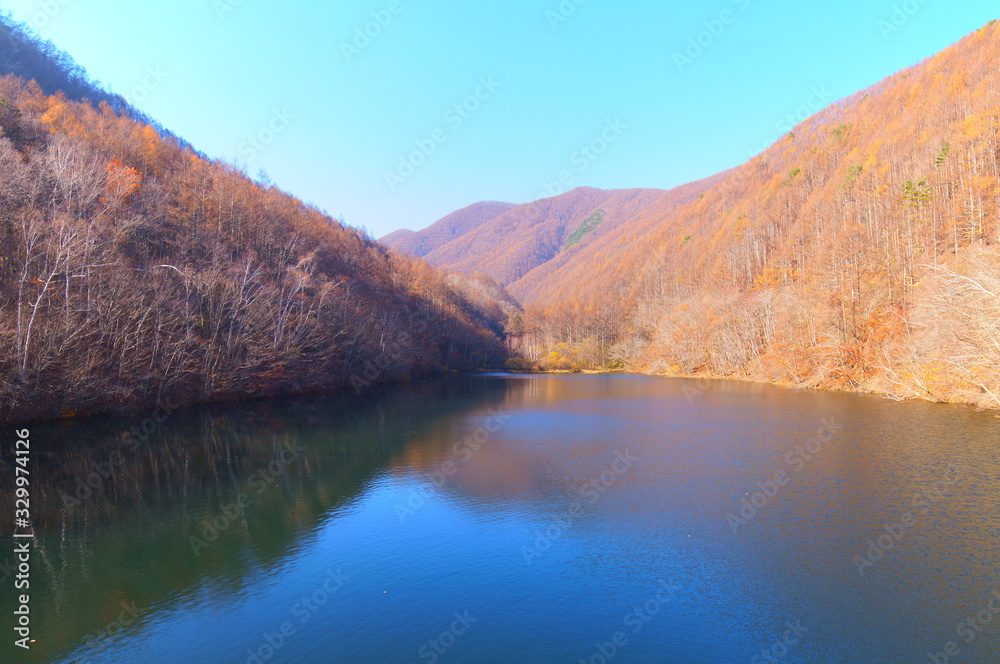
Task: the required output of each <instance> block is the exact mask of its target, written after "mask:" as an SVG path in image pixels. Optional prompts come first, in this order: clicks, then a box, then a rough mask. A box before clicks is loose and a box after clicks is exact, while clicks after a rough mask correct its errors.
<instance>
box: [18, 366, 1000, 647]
mask: <svg viewBox="0 0 1000 664" xmlns="http://www.w3.org/2000/svg"><path fill="white" fill-rule="evenodd" d="M116 426H117V424H108V423H104V424H102V425H100V426H98V425H96V424H94V425H90V424H83V425H79V427H83V431H82V432H81V431H80V430H76V431H59V430H57V429H56V428H53V429H52V430H51V431H47V430H39V431H36V432H34V433H33V436H34V437H35V439H36V440H37V439H39V437H40V436H49V437H51V438H52V439H53V452H52V455H51V457H50V458H47V459H46V460H45V461H44V463H46V464H49V466H48V468H49V470H48V472H49V473H50V474H51V475H52V476H54V477H55V476H58V477H60V478H62V479H60V480H59V481H53V483H52V486H51V487H49V489H48V494H47V495H48V496H49V498H50V504H51V505H52V507H51V512H52V513H51V515H50V517H49V522H47V528H46V531H45V533H44V534H42V535H41V536H40V538H39V545H40V547H42V548H43V549H44V550H45V551H46V557H47V563H46V565H45V566H43V565H38V566H37V568H36V571H35V573H36V574H37V575H38V576H39V577H40V578H39V579H38V585H39V586H40V588H41V590H39V591H38V592H39V593H41V595H40V596H39V597H38V599H36V600H35V601H36V602H38V603H39V604H40V607H39V611H38V618H37V622H36V630H37V633H38V634H40V635H42V637H40V638H43V639H44V638H46V634H48V637H47V642H46V643H45V644H44V645H41V646H40V648H39V649H38V650H36V651H34V652H33V656H34V657H36V659H32V660H30V661H51V662H60V663H66V664H68V663H70V662H94V663H111V662H148V663H150V664H160V663H163V664H175V663H178V664H179V663H182V662H183V663H185V664H199V663H202V662H204V663H206V664H208V663H211V664H228V663H233V664H237V663H238V664H243V663H246V662H251V663H252V662H258V663H263V662H274V663H303V664H305V663H351V664H362V663H369V662H371V663H379V664H386V663H389V664H393V663H405V662H427V663H429V664H437V663H441V664H487V663H494V662H495V663H505V664H506V663H519V664H520V663H524V664H533V663H539V664H541V663H546V664H548V663H556V662H566V663H567V664H571V663H572V664H575V663H578V662H581V661H582V662H587V663H588V664H589V663H594V664H599V663H601V662H605V663H607V662H614V663H615V664H634V663H641V664H652V663H668V664H673V663H676V664H732V663H737V662H747V663H748V664H753V663H755V662H782V663H787V664H799V663H823V664H840V663H843V664H859V663H865V664H914V663H918V662H932V661H939V662H945V661H948V662H962V663H963V664H964V663H976V662H983V663H987V664H995V663H997V662H1000V592H998V593H997V595H991V593H994V592H995V591H1000V509H998V507H1000V500H998V498H1000V419H998V418H997V417H996V414H995V413H982V412H976V411H974V410H971V409H968V408H964V407H958V406H942V405H932V404H924V403H895V402H891V401H888V400H883V399H879V398H876V397H871V396H863V395H850V394H829V393H820V392H811V391H788V390H781V389H777V388H771V387H761V386H752V385H745V384H739V383H726V382H713V383H696V382H692V381H678V380H667V379H660V378H647V377H637V376H508V375H495V376H474V377H458V378H449V379H443V380H437V381H430V382H427V383H417V384H413V385H410V386H404V387H400V388H396V389H393V390H388V391H386V392H385V393H383V394H380V395H376V396H371V397H367V398H365V399H357V400H348V401H343V400H338V399H325V400H313V401H302V402H276V403H272V404H255V405H252V406H251V405H248V406H240V407H234V408H228V409H217V410H215V411H206V412H195V413H187V414H180V415H178V416H176V418H175V420H173V421H172V422H169V423H167V424H166V425H165V426H164V428H163V429H162V430H161V431H159V432H157V434H156V435H155V440H152V441H150V443H149V450H147V452H146V453H143V454H136V455H135V456H134V458H132V459H131V462H130V463H129V464H127V465H126V466H125V467H123V468H122V469H121V472H120V473H119V474H118V475H116V477H115V478H113V479H112V480H110V481H109V484H114V486H109V487H105V489H106V491H105V493H104V494H103V495H101V496H98V497H94V498H92V499H90V500H89V501H88V502H87V503H86V505H85V506H84V507H83V508H82V509H80V508H78V509H76V510H75V511H73V510H69V511H67V510H65V509H60V508H59V507H58V503H57V502H53V497H54V496H56V495H58V492H59V491H61V490H63V488H62V487H65V486H72V482H73V478H74V473H75V472H79V471H78V470H74V469H73V468H69V469H65V468H63V466H65V465H66V464H71V465H72V464H76V465H75V466H74V468H76V467H78V466H79V467H85V466H86V464H87V463H89V461H88V459H90V456H93V458H100V456H101V455H102V454H107V449H108V448H107V447H106V446H107V445H110V444H112V443H109V442H108V441H109V440H111V439H112V438H113V436H112V435H111V433H113V432H114V431H115V427H116ZM79 427H78V429H79ZM102 427H103V428H102ZM109 432H111V433H109ZM74 441H76V442H74ZM79 441H89V442H87V443H86V445H85V444H84V443H82V442H79ZM288 441H293V442H294V443H295V444H296V445H298V446H300V447H301V448H302V449H303V450H304V452H303V453H302V454H301V455H300V456H298V457H297V458H296V459H294V461H293V462H292V463H291V464H290V465H289V466H288V467H287V468H284V469H282V471H281V473H280V474H278V475H277V476H275V477H273V478H272V479H273V481H271V482H268V483H267V486H266V487H264V486H263V485H261V491H262V493H260V494H253V503H252V504H251V505H250V506H248V507H247V508H246V511H245V513H244V514H243V515H242V516H241V517H239V519H238V523H235V524H234V525H230V526H228V527H227V528H226V529H225V530H224V532H223V533H222V534H221V535H220V537H219V539H217V540H216V541H215V542H213V543H212V544H211V545H210V546H209V547H208V548H207V549H205V550H204V551H201V552H200V553H199V554H198V555H196V554H195V552H194V551H193V549H192V546H191V545H190V538H191V537H192V536H197V535H198V533H199V529H200V528H201V524H203V523H204V521H205V519H211V518H214V517H216V516H218V515H219V514H222V513H223V511H224V507H223V506H224V505H226V504H227V503H231V502H232V501H234V500H236V498H237V497H238V495H239V493H240V491H248V490H250V489H249V487H250V486H251V485H250V484H249V479H248V478H249V476H250V475H252V474H253V473H254V472H258V471H259V469H261V468H264V467H266V466H267V465H268V463H269V462H270V461H271V460H273V459H274V458H277V457H276V455H277V454H279V452H278V450H280V447H281V444H283V443H285V442H288ZM101 445H105V447H101ZM95 446H96V448H97V451H96V452H95V451H93V450H94V448H95ZM81 455H83V457H84V458H83V460H81ZM88 455H90V456H88ZM221 459H225V462H223V461H222V460H221ZM80 464H83V466H80ZM60 469H61V470H60ZM254 486H256V485H254ZM265 489H266V490H265ZM253 491H256V489H253ZM741 500H746V501H747V502H746V503H742V502H741ZM880 537H881V540H880ZM109 561H110V562H109ZM994 598H996V599H995V601H993V600H994ZM121 601H134V604H135V606H136V607H137V608H136V609H135V610H134V612H133V613H134V615H133V614H131V613H129V614H127V615H126V616H124V617H123V618H122V619H120V620H118V618H119V611H118V610H117V607H118V606H119V605H120V604H121ZM991 601H993V604H992V605H991ZM94 607H99V608H100V610H99V611H98V610H94ZM991 607H992V608H991ZM4 608H6V607H4ZM994 609H995V612H994ZM91 612H92V613H91ZM987 617H988V618H989V620H986V618H987ZM116 620H117V622H115V621H116ZM970 620H971V621H972V622H971V623H970V622H969V621H970ZM963 621H964V622H965V630H964V631H960V629H961V623H962V622H963ZM108 625H112V627H113V628H112V630H111V632H110V633H109V634H106V635H104V636H100V633H101V632H102V630H104V631H107V628H108ZM973 626H974V627H975V629H974V628H973ZM970 635H971V636H973V637H974V638H972V639H971V640H969V637H970ZM949 642H953V643H952V644H951V645H949ZM949 648H951V652H955V649H956V648H957V650H958V653H959V654H957V655H954V654H953V655H947V657H948V659H942V657H945V656H946V655H944V654H943V653H946V652H947V651H948V649H949ZM938 653H942V654H938ZM19 656H20V655H19ZM932 656H936V657H937V659H934V658H933V657H932ZM4 661H8V660H6V659H5V660H4ZM17 661H22V660H17Z"/></svg>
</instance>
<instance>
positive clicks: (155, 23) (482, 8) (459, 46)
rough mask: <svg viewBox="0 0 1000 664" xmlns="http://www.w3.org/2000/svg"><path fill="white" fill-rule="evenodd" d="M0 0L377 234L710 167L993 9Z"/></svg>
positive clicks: (675, 179)
mask: <svg viewBox="0 0 1000 664" xmlns="http://www.w3.org/2000/svg"><path fill="white" fill-rule="evenodd" d="M0 7H2V8H4V9H6V10H7V11H9V12H10V13H11V14H12V15H13V17H14V18H15V19H17V20H19V21H23V22H27V23H29V24H30V25H31V26H32V27H33V28H34V29H35V31H36V32H37V33H38V34H40V35H41V36H42V37H44V38H46V39H49V40H51V41H53V42H54V43H55V44H56V45H57V46H58V47H59V48H61V49H63V50H65V51H67V52H69V53H70V55H72V56H73V57H74V58H75V59H76V60H77V62H79V63H80V64H81V65H83V66H84V67H85V68H86V69H87V70H88V71H89V72H90V73H91V75H92V76H93V77H94V78H96V79H98V80H100V81H102V82H103V83H105V84H106V85H108V86H109V87H111V88H112V89H113V90H115V91H116V92H118V93H120V94H123V95H124V96H126V97H127V98H129V99H130V100H131V101H133V103H135V105H136V106H137V107H139V108H140V109H142V110H143V111H145V112H147V113H148V114H150V115H151V116H153V117H155V118H157V119H158V120H159V121H160V122H162V123H163V124H164V125H165V126H167V127H169V128H171V129H172V130H173V131H175V132H176V133H178V134H180V135H181V136H183V137H185V138H186V139H187V140H189V141H191V142H192V143H193V144H194V145H195V146H196V147H198V148H199V149H200V150H202V151H204V152H205V153H207V154H209V155H211V156H213V157H219V158H222V159H225V160H226V161H230V162H234V163H237V164H239V165H241V166H243V167H245V168H246V170H247V172H248V173H250V174H251V175H256V174H257V172H258V171H259V169H262V168H263V169H266V171H267V172H268V173H269V174H270V177H271V179H272V180H273V181H274V183H275V184H277V185H278V186H280V187H282V188H283V189H285V190H287V191H289V192H291V193H293V194H295V195H296V196H299V197H300V198H302V199H303V200H306V201H308V202H311V203H314V204H315V205H317V206H319V207H320V208H322V209H325V210H327V211H328V212H330V213H331V214H333V215H343V216H344V217H345V218H346V220H347V222H348V223H350V224H352V225H355V226H365V227H367V228H368V229H369V230H370V231H371V232H372V233H373V234H374V235H376V236H381V235H384V234H386V233H388V232H391V231H393V230H396V229H398V228H412V229H419V228H422V227H424V226H427V225H429V224H431V223H433V222H434V221H436V220H437V219H438V218H440V217H442V216H444V215H446V214H448V213H450V212H452V211H454V210H456V209H459V208H461V207H464V206H466V205H468V204H471V203H474V202H476V201H479V200H503V201H510V202H515V203H521V202H527V201H530V200H533V199H536V198H539V197H541V196H543V195H544V194H545V193H546V191H549V192H552V193H556V192H558V191H559V190H560V189H562V188H565V187H574V186H580V185H589V186H594V187H601V188H624V187H660V188H670V187H674V186H677V185H680V184H683V183H685V182H689V181H692V180H696V179H700V178H702V177H705V176H708V175H711V174H713V173H715V172H718V171H720V170H724V169H726V168H730V167H732V166H736V165H738V164H740V163H743V162H745V161H746V160H747V159H748V158H749V156H750V155H751V154H753V153H756V152H759V151H760V150H762V149H763V148H764V147H766V146H767V145H768V144H769V143H771V142H773V141H774V140H776V139H777V138H778V137H779V136H780V135H781V134H782V133H784V131H787V122H788V121H789V119H792V118H789V115H790V114H791V115H792V116H793V118H794V116H795V115H804V114H805V113H807V112H809V111H818V110H819V109H820V108H821V107H822V106H825V105H827V104H829V103H830V102H832V101H835V100H836V99H839V98H842V97H846V96H848V95H850V94H852V93H854V92H855V91H857V90H859V89H862V88H865V87H867V86H869V85H871V84H873V83H875V82H877V81H879V80H880V79H882V78H884V77H885V76H888V75H890V74H892V73H893V72H895V71H898V70H899V69H902V68H904V67H907V66H909V65H911V64H916V63H917V62H919V61H920V60H922V59H924V58H925V57H928V56H931V55H933V54H934V53H936V52H938V51H940V50H941V49H943V48H946V47H947V46H948V45H950V44H952V43H954V42H956V41H958V40H959V39H960V38H961V37H963V36H964V35H966V34H968V33H970V32H972V31H973V30H975V29H977V28H979V27H981V26H982V25H984V24H985V23H987V22H988V21H989V20H991V19H993V18H997V17H998V14H1000V11H998V10H997V9H996V5H995V2H985V1H973V2H960V3H956V2H951V3H949V2H944V1H943V0H908V1H907V2H882V1H881V0H844V1H842V2H838V3H835V4H830V3H812V2H801V0H796V1H795V2H785V1H777V0H772V1H771V2H764V1H763V0H709V1H707V2H685V3H677V2H652V1H643V2H640V1H635V0H616V2H610V1H609V0H562V1H560V0H504V2H491V3H471V2H468V1H467V0H466V1H464V2H460V1H459V0H438V1H437V2H432V1H431V0H353V1H351V2H330V1H329V0H322V1H320V0H299V1H292V2H287V1H286V2H275V1H267V0H173V1H172V2H170V3H165V2H129V3H125V2H110V1H100V0H0ZM366 31H367V33H368V34H365V33H366ZM699 42H700V44H699ZM699 49H700V50H699ZM560 176H562V177H563V182H562V183H559V178H560Z"/></svg>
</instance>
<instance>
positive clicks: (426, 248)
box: [380, 201, 517, 258]
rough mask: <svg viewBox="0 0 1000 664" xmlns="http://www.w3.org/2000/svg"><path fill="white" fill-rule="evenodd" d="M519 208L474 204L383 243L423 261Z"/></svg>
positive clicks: (510, 204) (398, 233) (490, 203)
mask: <svg viewBox="0 0 1000 664" xmlns="http://www.w3.org/2000/svg"><path fill="white" fill-rule="evenodd" d="M515 207H517V206H516V205H514V204H513V203H498V202H495V201H486V202H482V203H474V204H473V205H470V206H469V207H466V208H463V209H461V210H459V211H458V212H452V213H451V214H449V215H448V216H447V217H445V218H444V219H441V220H440V221H438V222H437V223H435V224H434V225H432V226H430V227H429V228H425V229H424V230H422V231H418V232H413V231H407V230H402V231H396V232H395V233H392V234H390V235H387V236H385V237H384V238H382V239H381V240H380V241H381V242H382V243H383V244H385V245H386V246H388V247H392V248H393V249H398V250H399V251H402V252H403V253H406V254H409V255H411V256H415V257H417V258H423V257H424V256H426V255H427V254H429V253H431V252H433V251H435V250H436V249H438V248H440V247H442V246H444V245H446V244H448V243H449V242H451V241H452V240H454V239H456V238H458V237H460V236H462V235H465V234H466V233H468V232H469V231H471V230H473V229H475V228H478V227H479V226H482V225H483V224H486V223H488V222H489V221H490V220H492V219H495V218H496V217H498V216H500V215H501V214H503V213H504V212H507V211H508V210H510V209H512V208H515Z"/></svg>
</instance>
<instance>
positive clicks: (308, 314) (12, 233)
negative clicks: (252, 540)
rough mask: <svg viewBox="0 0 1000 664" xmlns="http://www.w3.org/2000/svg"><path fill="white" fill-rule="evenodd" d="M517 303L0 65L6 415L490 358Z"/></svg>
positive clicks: (0, 288)
mask: <svg viewBox="0 0 1000 664" xmlns="http://www.w3.org/2000/svg"><path fill="white" fill-rule="evenodd" d="M40 62H41V65H38V61H36V60H35V59H29V60H28V61H27V64H25V62H20V63H19V64H17V66H16V69H17V71H19V72H21V73H24V74H25V75H29V76H30V75H31V69H32V67H34V66H36V65H38V66H41V68H42V70H43V72H42V73H43V74H45V75H46V76H49V75H52V72H53V71H55V70H58V68H59V62H58V61H51V60H45V59H43V60H41V61H40ZM42 65H43V66H42ZM53 76H54V75H53ZM58 78H59V77H58V76H54V79H53V80H57V79H58ZM63 78H64V79H65V80H70V79H72V78H73V75H72V72H68V73H67V72H63ZM514 311H516V307H514V306H513V305H512V304H511V302H510V300H509V296H507V295H506V293H504V292H503V290H502V289H500V288H499V287H498V286H497V284H495V283H493V282H491V281H489V280H488V279H469V278H465V277H461V276H456V275H448V274H446V273H444V272H442V271H440V270H436V269H434V268H432V267H431V266H429V265H428V264H426V263H425V262H423V261H420V260H417V259H413V258H409V257H405V256H401V255H397V254H392V253H390V252H389V251H387V250H386V249H385V248H383V247H382V246H381V245H378V244H377V243H375V242H373V241H371V240H370V239H368V238H367V237H366V236H365V235H364V234H363V233H361V232H359V231H357V230H355V229H353V228H349V227H346V226H344V225H343V224H341V223H340V222H338V221H337V220H335V219H332V218H330V217H328V216H326V215H324V214H322V213H321V212H319V211H318V210H316V209H314V208H311V207H309V206H307V205H305V204H303V203H302V202H301V201H299V200H297V199H295V198H293V197H292V196H289V195H288V194H286V193H284V192H282V191H280V190H278V189H277V188H274V187H270V188H264V187H261V186H260V185H258V184H257V183H255V182H253V181H251V180H250V179H249V178H248V177H246V175H244V174H243V173H242V172H240V171H239V170H237V169H235V168H233V167H231V166H228V165H226V164H223V163H220V162H210V161H207V160H205V159H204V158H202V157H201V156H199V155H198V154H197V153H195V152H193V151H192V150H190V149H187V148H186V147H184V146H183V145H182V144H181V143H180V142H179V141H178V140H176V139H175V138H173V137H171V136H164V135H161V134H160V133H159V132H157V131H156V130H155V128H153V127H151V126H150V125H148V124H146V123H143V122H139V121H136V119H134V118H133V117H130V115H129V114H127V113H125V112H122V113H119V112H116V110H115V109H114V108H112V106H111V105H110V104H107V103H104V104H101V105H100V106H99V107H95V106H94V105H92V104H90V103H85V102H78V101H73V100H72V99H71V98H70V97H69V96H68V95H66V94H63V93H61V92H58V93H56V94H46V93H45V92H44V91H43V90H42V89H41V87H40V86H39V85H38V84H37V83H35V82H33V81H32V82H26V81H25V80H24V79H22V78H19V77H17V76H14V75H12V74H11V75H7V76H4V77H0V423H7V422H10V421H19V420H24V419H28V418H47V417H55V416H59V415H68V414H72V413H78V414H83V413H94V412H109V411H111V412H118V411H122V410H131V409H140V408H152V407H154V406H156V405H157V404H163V403H170V404H171V405H179V404H189V403H196V402H206V401H220V400H231V399H241V398H246V397H257V396H264V395H277V394H288V393H300V392H306V391H313V390H326V389H343V388H355V389H361V388H362V387H363V386H366V385H370V384H373V383H378V382H383V381H388V380H398V379H402V378H405V377H407V376H411V375H414V374H417V373H423V372H429V371H442V370H448V369H461V370H470V369H476V368H484V367H492V366H498V365H500V364H502V363H503V361H504V359H505V358H506V356H507V349H506V346H505V343H504V339H503V335H504V331H505V328H506V326H507V320H508V318H509V316H510V314H511V313H512V312H514Z"/></svg>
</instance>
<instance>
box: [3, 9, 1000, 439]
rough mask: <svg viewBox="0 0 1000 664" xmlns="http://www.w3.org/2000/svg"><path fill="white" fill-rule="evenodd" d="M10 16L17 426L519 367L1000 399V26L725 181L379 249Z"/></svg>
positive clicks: (10, 407)
mask: <svg viewBox="0 0 1000 664" xmlns="http://www.w3.org/2000/svg"><path fill="white" fill-rule="evenodd" d="M0 30H2V31H3V32H4V37H5V38H4V39H3V40H0V51H2V52H0V61H2V63H0V73H2V74H4V76H3V78H0V130H2V135H0V247H2V252H0V310H2V316H0V412H3V413H4V414H5V417H6V418H8V419H11V420H18V419H28V418H47V417H59V416H69V415H73V414H83V413H94V412H108V411H111V412H115V411H119V410H134V409H142V408H152V407H154V406H155V405H156V404H158V403H162V402H163V401H164V400H172V401H174V402H178V403H198V402H211V401H226V400H235V399H244V398H250V397H257V396H266V395H277V394H287V393H303V392H311V391H320V390H340V389H362V388H364V387H367V386H369V385H373V384H377V383H382V382H388V381H396V380H402V379H406V378H409V377H413V376H415V375H419V374H422V373H430V372H442V371H447V370H463V371H470V370H480V369H492V368H501V367H506V368H508V369H517V370H557V371H560V370H561V371H578V370H612V371H621V370H624V371H634V372H644V373H654V374H664V375H671V376H704V377H716V378H734V379H740V380H752V381H764V382H772V383H777V384H782V385H789V386H798V387H809V388H823V389H848V390H862V391H872V392H876V393H881V394H885V395H889V396H892V397H894V398H901V399H902V398H919V399H928V400H934V401H951V402H961V403H969V404H974V405H976V406H980V407H991V408H1000V254H998V252H997V247H998V246H1000V78H998V77H1000V74H998V72H997V69H996V62H997V61H998V59H1000V25H996V24H994V23H991V24H990V25H988V26H985V27H983V28H982V29H980V30H978V31H976V32H975V33H973V34H972V35H970V36H968V37H967V38H965V39H964V40H963V41H961V42H960V43H959V44H957V45H955V46H954V47H952V48H950V49H949V50H947V51H945V52H943V53H941V54H939V55H937V56H935V57H932V58H929V59H928V60H926V61H924V62H922V63H920V64H919V65H917V66H915V67H913V68H911V69H909V70H906V71H903V72H900V73H898V74H896V75H894V76H892V77H890V78H888V79H886V80H884V81H883V82H881V83H880V84H878V85H876V86H874V87H873V88H871V89H868V90H865V91H862V92H859V93H857V94H855V95H853V96H851V97H849V98H847V99H844V100H842V101H840V102H837V103H835V104H834V105H833V106H831V107H829V108H827V109H826V110H824V111H822V112H820V113H819V114H817V115H815V116H814V117H812V118H810V119H808V120H806V121H805V122H803V123H802V124H800V125H799V126H797V127H795V128H794V130H793V131H792V132H790V133H788V134H787V135H786V136H785V137H784V138H782V139H781V140H780V141H778V142H777V143H776V144H775V145H773V146H771V147H770V148H769V149H767V150H766V151H765V152H763V153H762V154H760V155H759V156H757V157H755V158H753V159H752V160H750V161H749V162H748V163H746V164H744V165H742V166H740V167H738V168H735V169H732V170H729V171H726V172H724V173H720V174H718V175H716V176H714V177H711V178H708V179H706V180H702V181H700V182H694V183H691V184H688V185H685V186H682V187H679V188H677V189H674V190H670V191H665V190H657V189H634V190H618V191H602V190H597V189H590V188H586V187H584V188H578V189H575V190H573V191H570V192H568V193H565V194H562V195H560V196H556V197H553V198H548V199H542V200H538V201H535V202H532V203H528V204H525V205H515V204H510V203H498V202H488V203H480V204H477V205H474V206H471V207H470V208H466V209H465V210H460V211H458V212H456V213H454V214H453V215H450V216H448V217H446V218H444V219H442V220H441V221H439V222H438V223H436V224H434V225H432V226H430V227H429V228H428V229H426V230H423V231H420V232H417V233H413V232H410V231H400V232H398V233H394V234H392V235H391V236H388V237H386V238H384V239H383V241H382V242H381V243H380V242H377V241H376V240H374V239H373V238H371V237H369V236H368V235H367V234H366V233H365V232H362V231H359V230H356V229H354V228H351V227H349V226H347V225H346V224H345V223H344V222H343V221H342V220H338V219H335V218H333V217H331V216H330V215H328V214H326V213H324V212H323V211H321V210H318V209H316V208H314V207H312V206H309V205H306V204H304V203H302V202H301V201H299V200H298V199H296V198H294V197H293V196H291V195H289V194H287V193H285V192H283V191H281V190H279V189H278V188H276V187H274V186H272V185H270V184H269V183H266V182H258V181H255V180H254V179H252V178H250V177H248V176H247V175H246V174H244V173H243V172H242V171H241V170H240V169H238V168H236V167H234V166H231V165H229V164H227V163H224V162H222V161H214V160H210V159H208V158H206V157H205V156H204V155H202V154H200V153H198V152H197V151H196V150H195V149H194V148H193V147H192V146H190V145H188V144H187V143H186V142H184V141H183V140H182V139H180V138H178V137H176V136H174V135H172V134H170V133H169V132H168V131H167V130H166V129H164V128H163V127H160V126H159V125H156V124H155V123H154V122H153V121H152V120H151V119H150V118H147V117H145V116H143V115H142V114H141V113H139V112H138V111H136V110H135V109H133V108H131V107H130V106H129V105H128V104H127V103H126V102H125V101H124V100H123V99H121V98H120V97H116V96H114V95H111V94H110V93H107V92H105V91H104V90H103V89H101V88H99V87H97V86H95V85H92V84H90V83H89V82H88V80H87V79H86V75H85V74H84V73H83V72H82V71H80V70H79V69H78V68H75V65H73V64H72V61H70V60H68V59H67V58H66V57H65V56H62V55H60V54H58V52H55V51H53V50H52V49H51V48H50V47H49V46H47V45H45V44H39V43H37V42H35V41H33V40H32V39H31V38H29V37H28V36H26V35H25V34H24V33H23V32H21V31H20V29H19V28H18V27H17V26H16V25H13V24H6V25H4V26H0Z"/></svg>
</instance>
